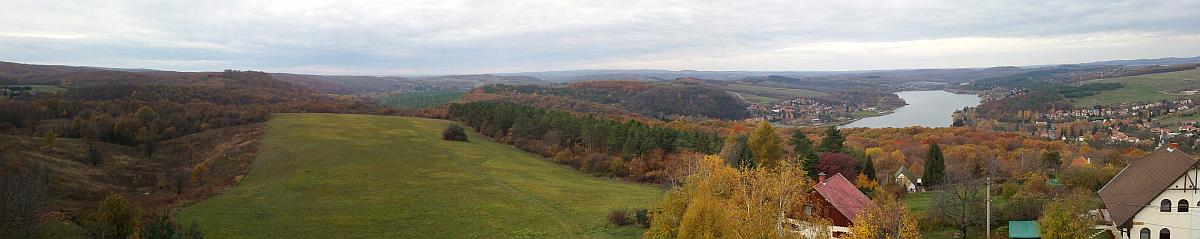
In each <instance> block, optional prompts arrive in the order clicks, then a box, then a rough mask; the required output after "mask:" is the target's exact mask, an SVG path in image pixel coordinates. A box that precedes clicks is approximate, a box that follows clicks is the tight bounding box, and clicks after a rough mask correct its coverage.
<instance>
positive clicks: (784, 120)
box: [746, 97, 899, 126]
mask: <svg viewBox="0 0 1200 239" xmlns="http://www.w3.org/2000/svg"><path fill="white" fill-rule="evenodd" d="M896 108H899V106H896V107H884V106H867V105H863V104H848V103H839V102H833V101H828V100H819V99H811V98H803V97H800V98H794V99H791V100H783V101H779V102H775V103H773V104H769V105H768V104H757V103H755V104H750V105H749V106H747V107H746V109H747V110H749V111H750V114H751V115H753V117H751V118H750V121H758V120H766V121H768V122H772V123H779V124H783V125H791V126H822V125H835V124H844V123H849V122H852V121H854V120H858V119H861V118H865V117H870V116H877V115H884V114H889V113H891V112H892V110H895V109H896Z"/></svg>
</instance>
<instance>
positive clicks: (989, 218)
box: [983, 176, 992, 239]
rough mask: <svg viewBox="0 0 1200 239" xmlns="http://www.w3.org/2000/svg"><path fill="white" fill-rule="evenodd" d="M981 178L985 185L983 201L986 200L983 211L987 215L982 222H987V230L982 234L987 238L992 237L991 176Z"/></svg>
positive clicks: (990, 238)
mask: <svg viewBox="0 0 1200 239" xmlns="http://www.w3.org/2000/svg"><path fill="white" fill-rule="evenodd" d="M983 180H984V182H983V183H984V185H986V186H984V191H987V192H986V193H985V194H984V198H983V201H984V202H986V206H984V211H985V214H986V215H987V216H986V219H984V223H987V229H986V230H987V231H984V232H983V234H984V235H987V239H992V177H991V176H988V177H985V178H984V179H983Z"/></svg>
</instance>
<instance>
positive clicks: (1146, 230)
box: [1099, 144, 1200, 239]
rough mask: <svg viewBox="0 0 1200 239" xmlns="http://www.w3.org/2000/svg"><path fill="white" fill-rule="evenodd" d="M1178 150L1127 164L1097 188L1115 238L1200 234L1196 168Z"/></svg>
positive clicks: (1168, 149) (1198, 172) (1169, 148)
mask: <svg viewBox="0 0 1200 239" xmlns="http://www.w3.org/2000/svg"><path fill="white" fill-rule="evenodd" d="M1177 148H1178V145H1176V144H1172V145H1171V146H1167V147H1162V148H1159V149H1158V150H1155V151H1154V152H1152V153H1150V154H1149V155H1146V157H1143V158H1141V159H1138V160H1136V161H1134V162H1132V163H1130V164H1129V166H1126V167H1125V169H1122V170H1121V172H1120V173H1117V176H1116V177H1113V179H1112V180H1111V181H1109V182H1108V184H1105V185H1104V187H1103V188H1101V189H1100V192H1099V194H1100V199H1101V200H1103V201H1104V207H1105V209H1107V212H1108V215H1109V216H1110V217H1106V220H1110V221H1108V222H1106V223H1107V227H1108V228H1107V229H1108V230H1109V231H1110V232H1112V233H1113V235H1114V238H1125V239H1169V238H1187V239H1191V238H1200V231H1195V229H1197V228H1200V212H1198V211H1197V210H1200V186H1198V185H1200V169H1198V168H1197V163H1196V162H1197V161H1196V159H1194V158H1192V157H1191V156H1189V155H1187V154H1185V153H1183V152H1182V151H1181V150H1178V149H1177Z"/></svg>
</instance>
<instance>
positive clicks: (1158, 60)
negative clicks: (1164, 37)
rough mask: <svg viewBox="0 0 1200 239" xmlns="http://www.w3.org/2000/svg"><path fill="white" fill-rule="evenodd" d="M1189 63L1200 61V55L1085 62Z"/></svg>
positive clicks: (1128, 63) (1130, 64) (1106, 63)
mask: <svg viewBox="0 0 1200 239" xmlns="http://www.w3.org/2000/svg"><path fill="white" fill-rule="evenodd" d="M1188 63H1200V56H1197V57H1185V58H1178V57H1167V58H1152V59H1136V60H1115V61H1097V62H1091V63H1085V64H1084V65H1126V66H1144V65H1179V64H1188Z"/></svg>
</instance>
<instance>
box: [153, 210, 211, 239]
mask: <svg viewBox="0 0 1200 239" xmlns="http://www.w3.org/2000/svg"><path fill="white" fill-rule="evenodd" d="M138 236H140V237H141V238H142V239H202V238H204V235H203V234H202V233H200V227H199V225H197V224H196V223H195V222H192V224H191V225H190V226H184V225H180V224H178V223H176V222H175V218H174V216H172V215H171V213H170V212H163V213H162V214H159V216H158V217H155V219H154V221H151V222H150V223H148V224H146V225H144V226H142V230H141V232H139V233H138Z"/></svg>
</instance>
